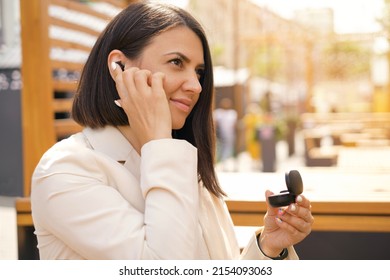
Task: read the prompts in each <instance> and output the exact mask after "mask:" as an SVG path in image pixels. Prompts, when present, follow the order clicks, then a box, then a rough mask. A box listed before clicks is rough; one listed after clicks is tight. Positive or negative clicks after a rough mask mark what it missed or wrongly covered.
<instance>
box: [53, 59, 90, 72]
mask: <svg viewBox="0 0 390 280" xmlns="http://www.w3.org/2000/svg"><path fill="white" fill-rule="evenodd" d="M83 67H84V63H74V62H66V61H59V60H52V61H51V68H52V70H55V69H66V70H70V71H81V70H82V69H83Z"/></svg>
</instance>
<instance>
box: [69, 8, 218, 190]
mask: <svg viewBox="0 0 390 280" xmlns="http://www.w3.org/2000/svg"><path fill="white" fill-rule="evenodd" d="M176 26H186V27H188V28H190V29H191V30H192V31H193V32H194V33H195V34H196V35H197V36H198V37H199V39H200V40H201V42H202V46H203V53H204V63H205V69H204V74H203V76H202V77H201V79H200V83H201V86H202V92H201V93H200V97H199V100H198V102H197V104H196V106H195V107H194V109H193V110H192V112H191V114H190V115H189V116H188V118H187V120H186V122H185V124H184V126H183V127H182V128H181V129H178V130H173V131H172V137H173V138H175V139H183V140H186V141H188V142H190V143H191V144H192V145H194V146H195V147H196V148H197V149H198V177H199V180H200V181H201V182H202V184H203V185H204V186H205V187H206V188H207V189H208V190H209V191H210V192H211V193H213V194H214V195H216V196H217V197H221V196H223V195H224V192H223V191H222V189H221V188H220V186H219V184H218V180H217V178H216V175H215V170H214V156H215V155H214V151H215V136H214V133H215V132H214V126H213V120H212V106H213V99H214V98H213V94H214V81H213V67H212V62H211V55H210V49H209V45H208V42H207V39H206V35H205V32H204V30H203V28H202V27H201V25H200V24H199V23H198V22H197V21H196V19H194V18H193V17H192V16H191V15H190V14H189V13H188V12H186V11H185V10H183V9H181V8H178V7H176V6H171V5H166V4H157V3H150V2H148V1H139V2H135V3H133V4H130V5H129V6H128V7H127V8H125V9H124V10H123V11H121V12H120V13H119V14H118V15H117V16H116V17H115V18H114V19H113V20H112V21H111V22H110V23H109V24H108V25H107V27H106V28H105V30H104V31H103V32H102V33H101V35H100V36H99V38H98V39H97V41H96V43H95V45H94V47H93V48H92V50H91V53H90V55H89V57H88V59H87V61H86V63H85V66H84V69H83V72H82V74H81V77H80V82H79V86H78V90H77V93H76V95H75V98H74V102H73V108H72V117H73V119H74V120H75V121H76V122H77V123H79V124H80V125H82V126H87V127H91V128H101V127H104V126H106V125H112V126H121V125H129V121H128V119H127V115H126V114H125V112H124V111H123V110H122V109H121V108H119V107H117V106H116V105H115V104H114V100H116V99H119V95H118V93H117V90H116V87H115V82H114V80H113V79H112V78H111V76H110V73H109V69H108V65H107V57H108V55H109V53H110V52H111V51H112V50H114V49H117V50H120V51H122V52H123V53H124V54H125V55H126V57H127V58H129V59H137V58H138V57H139V56H140V55H141V54H142V51H143V50H144V48H145V47H146V46H147V45H148V44H149V43H150V42H151V41H152V39H153V38H154V37H155V36H157V35H159V34H160V33H161V32H164V31H166V30H168V29H170V28H173V27H176Z"/></svg>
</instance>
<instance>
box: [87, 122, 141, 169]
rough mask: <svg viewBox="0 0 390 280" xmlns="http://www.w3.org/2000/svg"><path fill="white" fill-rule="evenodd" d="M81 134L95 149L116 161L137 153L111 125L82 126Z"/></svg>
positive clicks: (122, 160)
mask: <svg viewBox="0 0 390 280" xmlns="http://www.w3.org/2000/svg"><path fill="white" fill-rule="evenodd" d="M83 134H84V135H85V136H86V138H87V139H88V141H89V144H90V145H91V146H92V148H93V149H94V150H96V151H99V152H102V153H104V154H106V155H108V156H109V157H111V158H112V159H114V160H116V161H118V162H125V161H126V160H127V159H128V158H129V157H134V155H133V156H131V154H133V153H137V152H136V151H135V150H134V148H133V147H132V146H131V144H130V143H129V141H127V139H126V138H125V137H124V136H123V135H122V133H121V132H120V131H119V130H118V129H117V128H116V127H113V126H105V127H104V128H99V129H92V128H89V127H86V128H84V130H83Z"/></svg>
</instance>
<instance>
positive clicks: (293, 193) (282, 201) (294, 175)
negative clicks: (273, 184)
mask: <svg viewBox="0 0 390 280" xmlns="http://www.w3.org/2000/svg"><path fill="white" fill-rule="evenodd" d="M285 180H286V185H287V190H284V191H281V192H280V194H276V195H271V196H269V197H268V202H269V203H270V204H271V206H272V207H282V206H288V205H290V204H291V203H294V202H295V199H296V197H297V196H298V195H300V194H301V193H302V192H303V182H302V178H301V175H300V174H299V172H298V171H297V170H291V171H290V172H289V173H286V175H285Z"/></svg>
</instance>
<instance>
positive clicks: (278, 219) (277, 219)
mask: <svg viewBox="0 0 390 280" xmlns="http://www.w3.org/2000/svg"><path fill="white" fill-rule="evenodd" d="M275 219H276V221H277V222H278V223H279V224H281V223H283V221H282V220H281V219H280V218H275Z"/></svg>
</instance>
